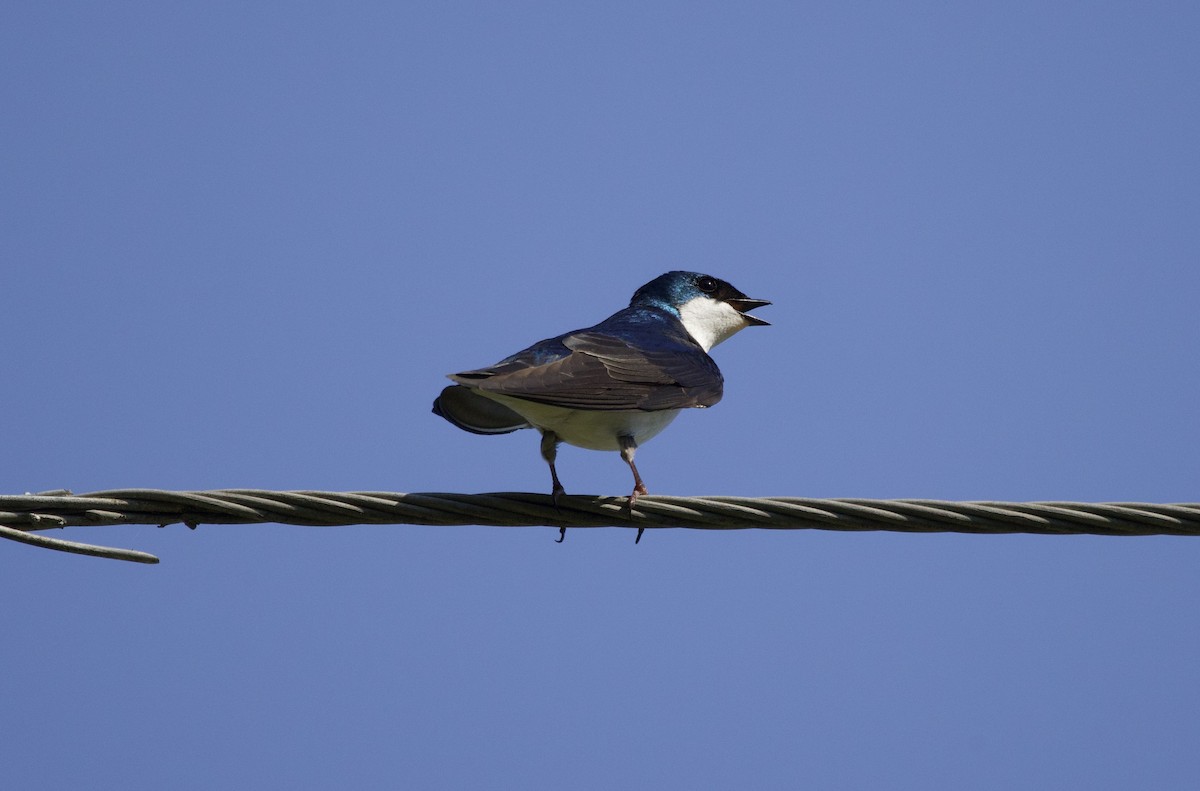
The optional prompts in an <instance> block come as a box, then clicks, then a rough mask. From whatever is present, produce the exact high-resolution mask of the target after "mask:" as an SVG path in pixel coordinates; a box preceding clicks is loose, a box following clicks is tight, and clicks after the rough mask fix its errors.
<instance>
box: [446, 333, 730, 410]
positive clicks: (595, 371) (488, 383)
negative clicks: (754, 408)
mask: <svg viewBox="0 0 1200 791" xmlns="http://www.w3.org/2000/svg"><path fill="white" fill-rule="evenodd" d="M556 340H558V341H560V342H561V344H562V346H561V351H562V354H561V356H558V357H557V358H556V359H547V357H548V355H546V354H545V348H544V347H542V346H541V345H539V347H538V349H539V353H537V354H525V353H521V354H516V355H514V356H512V357H510V358H508V359H507V360H505V361H503V362H501V363H499V364H497V365H495V366H493V367H491V368H484V369H480V370H477V371H464V372H463V373H459V374H452V375H451V376H450V378H451V379H452V380H454V381H455V382H457V383H459V384H462V385H466V386H468V387H473V388H478V389H480V390H484V391H488V392H493V393H497V394H501V395H507V396H512V397H514V398H523V399H525V400H527V401H534V402H537V403H541V404H550V405H553V406H561V407H568V408H572V409H593V410H625V409H641V410H646V411H654V410H660V409H683V408H687V407H708V406H712V405H713V404H715V403H717V402H718V401H720V400H721V391H722V378H721V372H720V370H719V369H718V368H717V365H716V363H715V362H713V360H712V358H711V357H709V356H708V354H706V353H705V351H704V350H703V349H702V348H700V346H699V345H698V344H696V343H695V342H693V341H691V339H690V338H686V339H683V340H680V339H674V338H671V339H668V342H663V343H662V344H661V345H658V346H655V347H651V348H644V347H641V346H634V345H632V344H631V343H630V342H629V341H627V340H626V339H624V338H622V337H620V336H618V335H612V334H608V333H604V332H595V331H591V330H585V331H581V332H576V333H571V334H569V335H565V336H562V337H561V338H559V339H556ZM533 348H535V347H531V350H532V349H533ZM531 350H527V351H531Z"/></svg>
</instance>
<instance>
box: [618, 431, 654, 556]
mask: <svg viewBox="0 0 1200 791" xmlns="http://www.w3.org/2000/svg"><path fill="white" fill-rule="evenodd" d="M617 442H619V443H620V444H621V459H622V460H623V461H624V462H625V463H626V464H628V465H629V469H630V470H632V471H633V493H632V494H630V495H629V518H630V519H632V518H633V504H634V503H636V502H637V498H638V495H639V494H648V492H647V491H646V484H644V483H642V476H641V475H639V474H638V468H637V465H636V464H634V463H633V454H634V453H635V452H636V451H637V443H636V442H634V440H633V437H630V436H628V435H624V436H620V437H617ZM644 532H646V528H644V527H639V528H638V534H637V538H635V539H634V540H633V543H635V544H636V543H638V542H639V541H641V540H642V533H644Z"/></svg>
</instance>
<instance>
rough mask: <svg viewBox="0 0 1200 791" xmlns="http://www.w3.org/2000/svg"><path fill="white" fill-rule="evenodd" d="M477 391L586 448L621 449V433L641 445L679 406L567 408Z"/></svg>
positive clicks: (565, 439) (672, 415) (562, 438)
mask: <svg viewBox="0 0 1200 791" xmlns="http://www.w3.org/2000/svg"><path fill="white" fill-rule="evenodd" d="M476 392H477V393H479V394H480V395H482V396H487V397H488V398H491V399H494V400H496V401H499V402H500V403H501V404H504V405H505V406H506V407H508V408H509V409H511V410H512V411H514V412H516V413H517V414H518V415H520V416H521V417H523V418H525V419H526V420H528V421H529V423H530V424H532V425H533V426H535V427H536V428H540V429H543V430H545V431H553V432H554V433H555V434H557V435H558V438H559V439H561V440H562V441H563V442H565V443H567V444H568V445H575V446H576V447H580V448H588V449H589V450H620V449H621V444H620V442H619V440H618V439H617V438H618V437H622V436H629V437H633V441H634V442H636V443H637V444H638V445H641V444H643V443H644V442H646V441H647V440H649V439H651V438H652V437H655V436H657V435H658V433H659V432H660V431H662V430H663V429H664V428H666V427H667V426H668V425H669V424H670V423H671V421H672V420H674V419H675V416H676V415H678V414H679V410H678V409H660V410H656V411H654V412H644V411H642V410H640V409H628V410H619V411H611V412H602V411H597V410H591V409H566V408H565V407H560V406H550V405H549V404H536V403H534V402H533V401H525V400H523V399H520V398H512V397H510V396H503V395H497V394H496V393H489V392H487V391H484V390H477V391H476Z"/></svg>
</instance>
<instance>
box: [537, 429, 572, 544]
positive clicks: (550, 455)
mask: <svg viewBox="0 0 1200 791" xmlns="http://www.w3.org/2000/svg"><path fill="white" fill-rule="evenodd" d="M559 442H560V440H559V438H558V435H557V434H555V433H554V432H553V431H543V432H542V458H543V459H545V460H546V463H547V464H549V465H550V480H551V481H552V482H553V488H552V489H551V491H550V497H551V499H552V500H554V507H555V508H558V498H560V497H562V496H563V495H564V494H566V493H567V491H566V489H564V488H563V485H562V481H560V480H559V479H558V470H556V469H554V460H555V459H556V458H558V443H559ZM566 537H567V529H566V528H565V527H560V528H558V541H557V543H559V544H561V543H562V542H563V539H565V538H566Z"/></svg>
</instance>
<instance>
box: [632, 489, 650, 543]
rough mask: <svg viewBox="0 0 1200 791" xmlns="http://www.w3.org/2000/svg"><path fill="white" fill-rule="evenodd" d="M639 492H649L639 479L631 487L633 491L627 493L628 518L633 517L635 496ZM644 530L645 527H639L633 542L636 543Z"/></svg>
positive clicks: (640, 538) (636, 496)
mask: <svg viewBox="0 0 1200 791" xmlns="http://www.w3.org/2000/svg"><path fill="white" fill-rule="evenodd" d="M639 494H649V492H647V491H646V484H644V483H642V482H641V481H638V482H637V485H636V486H634V487H633V493H632V494H630V495H629V518H630V519H633V506H634V504H635V503H636V502H637V498H638V495H639ZM645 532H646V528H644V527H639V528H638V534H637V538H635V539H633V543H634V544H637V543H638V542H639V541H641V540H642V533H645Z"/></svg>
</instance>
